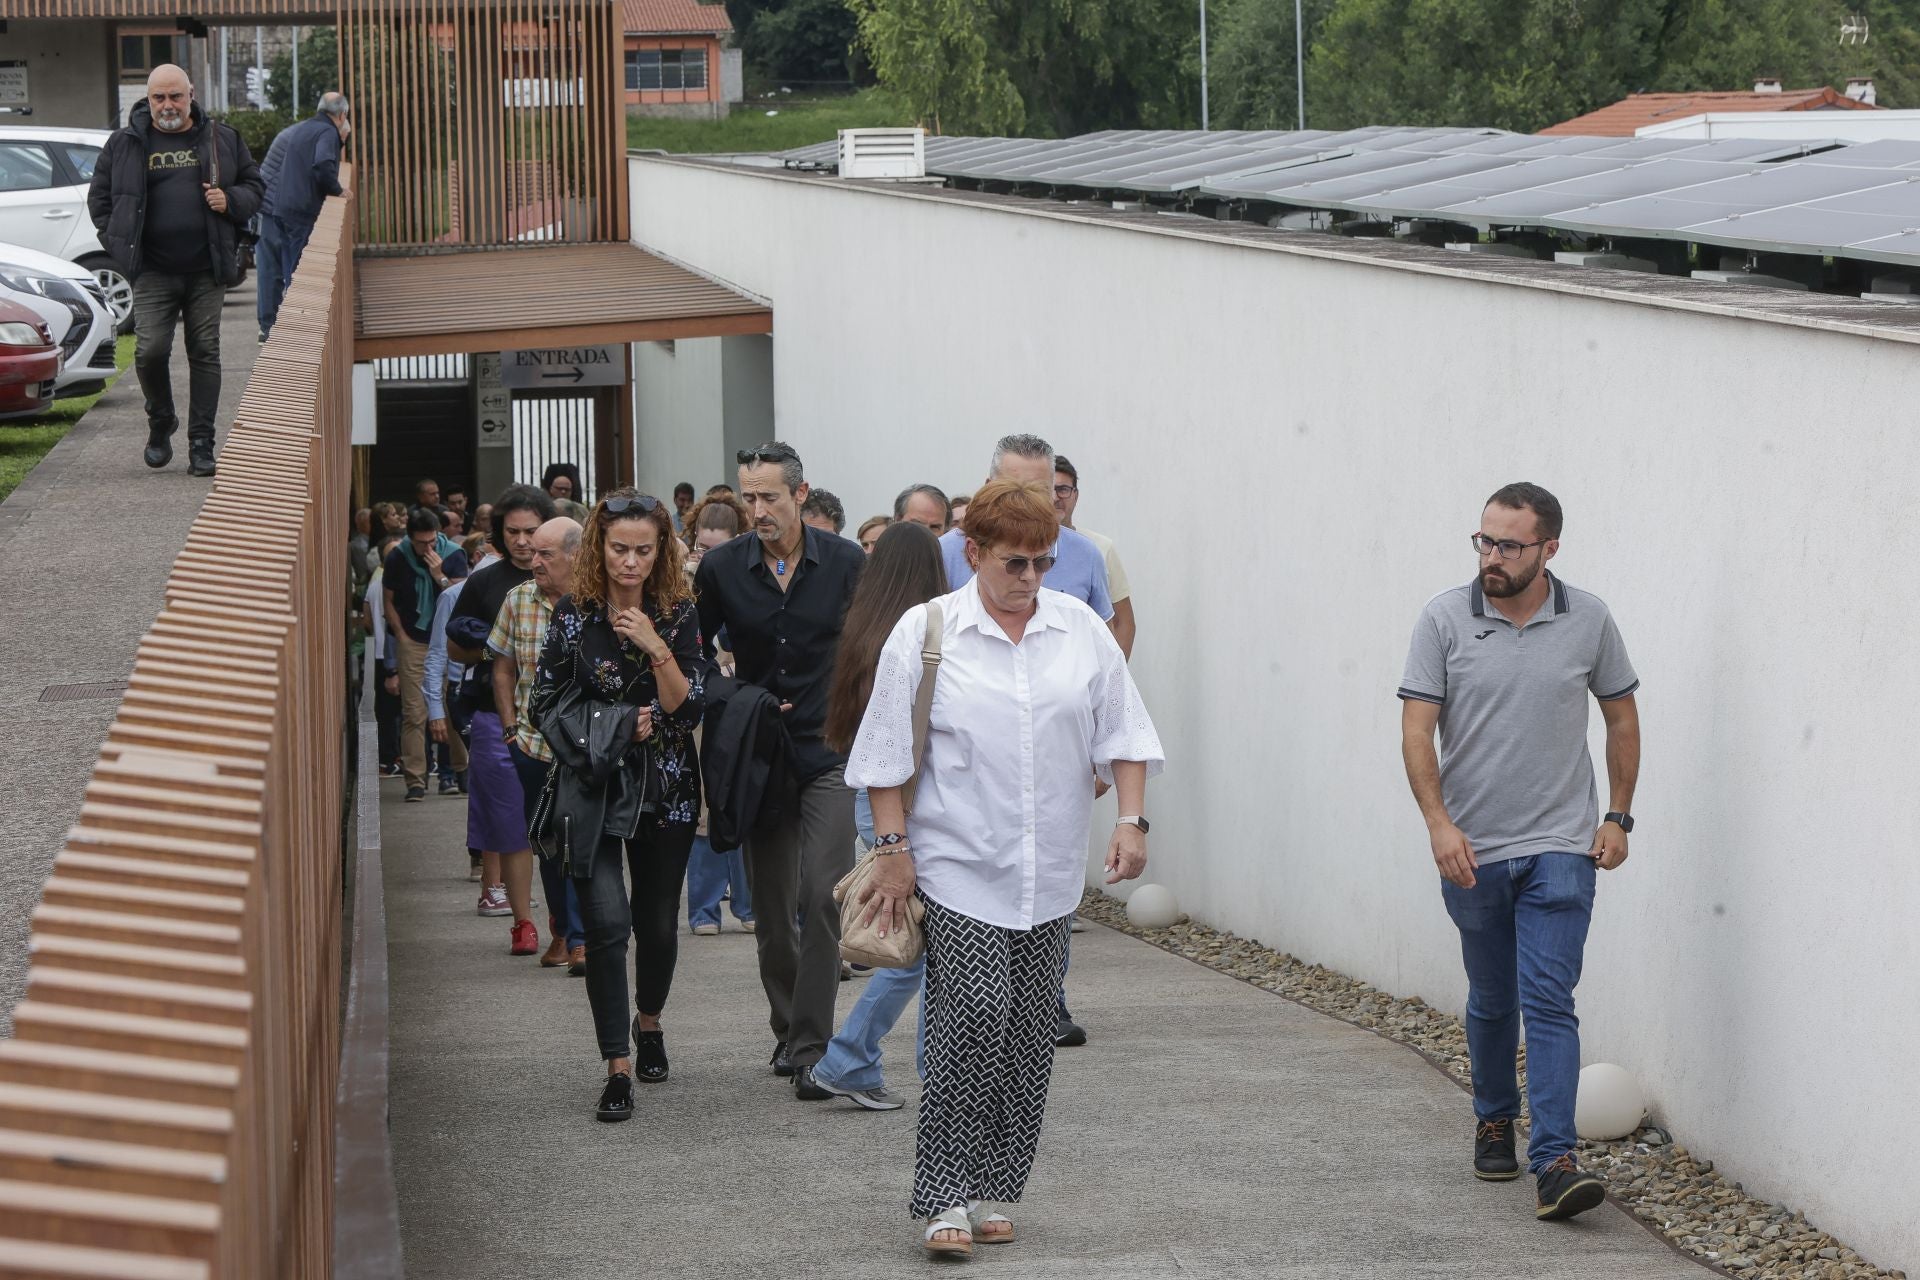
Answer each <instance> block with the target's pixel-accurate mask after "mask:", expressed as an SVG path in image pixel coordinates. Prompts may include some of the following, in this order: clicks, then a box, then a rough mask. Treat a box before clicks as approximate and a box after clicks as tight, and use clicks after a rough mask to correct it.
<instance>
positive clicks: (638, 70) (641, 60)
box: [627, 49, 707, 90]
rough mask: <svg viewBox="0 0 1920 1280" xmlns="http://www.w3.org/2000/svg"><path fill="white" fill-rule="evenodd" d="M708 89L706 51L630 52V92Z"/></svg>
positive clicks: (661, 50)
mask: <svg viewBox="0 0 1920 1280" xmlns="http://www.w3.org/2000/svg"><path fill="white" fill-rule="evenodd" d="M706 87H707V51H706V50H705V49H629V50H627V88H628V89H630V90H646V89H704V88H706Z"/></svg>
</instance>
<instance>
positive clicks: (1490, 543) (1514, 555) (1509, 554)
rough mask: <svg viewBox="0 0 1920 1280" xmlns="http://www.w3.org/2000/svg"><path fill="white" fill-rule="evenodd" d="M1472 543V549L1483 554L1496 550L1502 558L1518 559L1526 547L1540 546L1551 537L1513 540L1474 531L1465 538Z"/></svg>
mask: <svg viewBox="0 0 1920 1280" xmlns="http://www.w3.org/2000/svg"><path fill="white" fill-rule="evenodd" d="M1467 541H1468V542H1470V543H1472V544H1473V549H1474V551H1475V552H1476V553H1477V554H1479V555H1485V554H1487V552H1489V551H1498V552H1499V553H1500V558H1501V559H1502V560H1518V559H1519V558H1520V553H1521V552H1522V551H1525V550H1526V549H1527V548H1528V547H1542V546H1545V545H1546V544H1547V543H1549V542H1552V541H1553V539H1552V538H1542V539H1540V540H1539V541H1538V542H1515V541H1514V540H1513V539H1511V538H1489V537H1488V536H1487V535H1486V534H1484V533H1476V534H1474V535H1473V536H1471V537H1469V538H1468V539H1467Z"/></svg>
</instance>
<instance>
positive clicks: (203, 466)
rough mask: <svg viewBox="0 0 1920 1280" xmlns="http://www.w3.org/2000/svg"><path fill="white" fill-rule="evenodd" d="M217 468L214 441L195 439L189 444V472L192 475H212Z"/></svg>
mask: <svg viewBox="0 0 1920 1280" xmlns="http://www.w3.org/2000/svg"><path fill="white" fill-rule="evenodd" d="M215 470H216V468H215V467H214V465H213V441H211V440H195V441H193V442H192V443H191V444H189V445H188V446H187V474H188V475H190V476H210V475H213V474H214V472H215Z"/></svg>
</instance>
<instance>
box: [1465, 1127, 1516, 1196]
mask: <svg viewBox="0 0 1920 1280" xmlns="http://www.w3.org/2000/svg"><path fill="white" fill-rule="evenodd" d="M1473 1176H1474V1177H1476V1178H1479V1179H1480V1180H1481V1181H1482V1182H1512V1181H1513V1180H1514V1179H1515V1178H1517V1177H1519V1176H1520V1162H1519V1161H1518V1160H1516V1159H1514V1157H1513V1121H1512V1120H1482V1121H1481V1122H1480V1123H1479V1124H1477V1125H1475V1126H1474V1127H1473Z"/></svg>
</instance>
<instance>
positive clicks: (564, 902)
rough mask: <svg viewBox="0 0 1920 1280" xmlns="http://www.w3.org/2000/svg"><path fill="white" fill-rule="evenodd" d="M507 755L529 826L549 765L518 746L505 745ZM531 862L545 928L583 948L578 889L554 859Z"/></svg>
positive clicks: (584, 932)
mask: <svg viewBox="0 0 1920 1280" xmlns="http://www.w3.org/2000/svg"><path fill="white" fill-rule="evenodd" d="M507 754H508V755H509V756H511V757H512V758H513V771H514V772H515V773H517V774H519V775H520V792H521V794H522V795H523V796H524V797H525V799H526V814H527V825H528V826H529V827H531V826H532V825H533V806H534V805H535V804H536V803H538V801H539V799H540V793H541V792H542V791H544V790H546V787H547V771H548V770H549V769H551V768H553V766H552V765H551V764H549V763H547V762H546V761H545V760H535V759H534V758H533V757H532V756H530V755H528V754H527V753H526V752H524V751H522V750H521V749H520V745H519V744H518V743H514V742H510V743H508V744H507ZM533 863H534V865H535V866H537V867H539V868H540V888H541V889H542V890H543V891H544V892H545V893H546V895H547V929H548V931H549V932H551V933H554V934H559V933H560V932H561V931H562V930H564V931H565V932H566V936H567V947H568V948H569V949H571V948H573V947H584V946H586V945H587V930H586V926H585V925H584V924H582V923H581V921H580V890H579V888H578V887H577V886H576V885H575V884H574V882H573V880H572V879H571V878H570V877H569V876H568V875H567V873H566V872H564V871H562V870H561V869H560V860H559V859H558V858H543V857H541V856H540V855H539V854H538V853H536V854H534V855H533Z"/></svg>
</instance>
